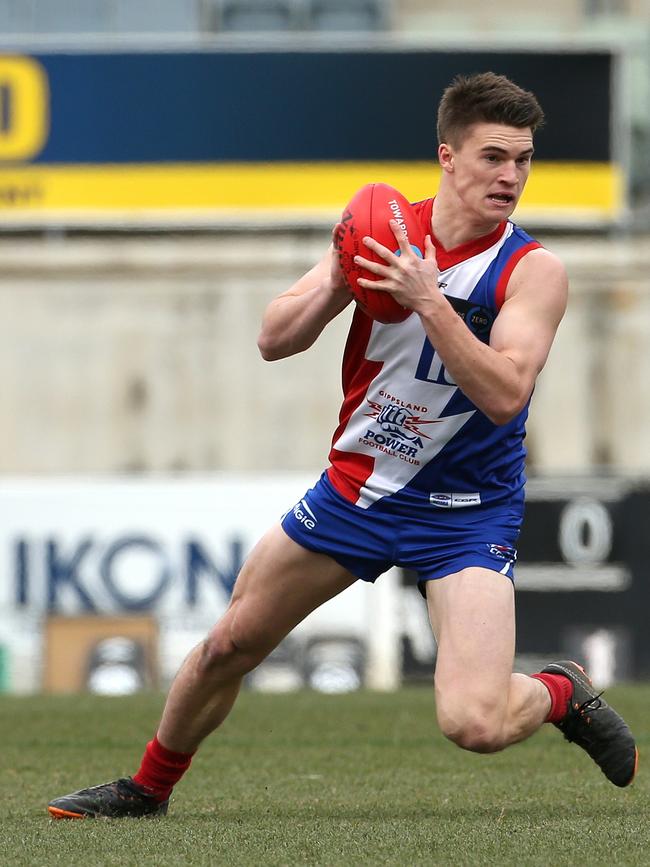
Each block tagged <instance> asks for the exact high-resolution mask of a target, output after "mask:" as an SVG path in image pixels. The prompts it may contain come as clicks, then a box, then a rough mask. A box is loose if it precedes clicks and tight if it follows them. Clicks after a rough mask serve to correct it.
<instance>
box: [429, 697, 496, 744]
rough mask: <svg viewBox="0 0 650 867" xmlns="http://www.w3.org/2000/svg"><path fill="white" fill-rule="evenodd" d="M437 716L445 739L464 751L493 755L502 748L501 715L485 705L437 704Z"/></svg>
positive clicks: (493, 708)
mask: <svg viewBox="0 0 650 867" xmlns="http://www.w3.org/2000/svg"><path fill="white" fill-rule="evenodd" d="M437 716H438V724H439V726H440V730H441V731H442V733H443V734H444V736H445V737H446V738H448V739H449V740H450V741H452V742H453V743H455V744H456V745H457V746H459V747H460V748H461V749H463V750H469V751H470V752H473V753H496V752H498V751H499V750H502V749H503V747H504V746H505V743H504V738H503V720H502V719H501V714H500V713H499V712H498V709H497V708H495V707H493V706H490V705H489V704H487V703H484V702H482V703H476V704H474V705H470V706H458V705H456V706H454V705H451V706H450V704H449V703H447V704H444V703H440V702H439V703H438V705H437Z"/></svg>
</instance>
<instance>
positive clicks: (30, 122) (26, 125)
mask: <svg viewBox="0 0 650 867" xmlns="http://www.w3.org/2000/svg"><path fill="white" fill-rule="evenodd" d="M49 129H50V88H49V84H48V80H47V75H46V73H45V70H44V69H43V67H42V66H41V64H40V63H38V61H36V60H34V59H33V58H31V57H7V56H2V57H0V160H6V161H9V160H12V161H13V160H31V159H33V158H34V157H36V156H38V154H39V153H40V152H41V150H42V149H43V147H44V146H45V143H46V141H47V137H48V134H49Z"/></svg>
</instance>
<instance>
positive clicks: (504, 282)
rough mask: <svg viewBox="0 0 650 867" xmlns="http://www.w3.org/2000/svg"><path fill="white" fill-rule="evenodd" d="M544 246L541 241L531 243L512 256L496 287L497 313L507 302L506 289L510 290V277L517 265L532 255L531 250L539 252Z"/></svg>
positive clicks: (495, 301)
mask: <svg viewBox="0 0 650 867" xmlns="http://www.w3.org/2000/svg"><path fill="white" fill-rule="evenodd" d="M541 246H542V245H541V244H540V243H539V241H529V242H528V243H527V244H524V246H523V247H520V248H519V249H518V250H516V251H515V252H514V253H513V254H512V256H511V257H510V258H509V259H508V262H507V264H506V266H505V268H504V269H503V271H502V272H501V275H500V277H499V280H498V282H497V285H496V289H495V290H494V303H495V305H496V308H497V313H498V312H499V310H501V308H502V307H503V302H504V301H505V300H506V289H507V288H508V282H509V280H510V277H511V276H512V272H513V271H514V270H515V267H516V265H517V263H518V262H519V261H520V260H521V259H523V258H524V256H525V255H526V253H530V251H531V250H537V249H539V248H540V247H541Z"/></svg>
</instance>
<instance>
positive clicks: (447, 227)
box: [431, 190, 499, 250]
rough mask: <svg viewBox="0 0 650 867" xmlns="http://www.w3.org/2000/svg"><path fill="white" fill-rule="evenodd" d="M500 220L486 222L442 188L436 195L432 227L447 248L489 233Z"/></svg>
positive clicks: (437, 238)
mask: <svg viewBox="0 0 650 867" xmlns="http://www.w3.org/2000/svg"><path fill="white" fill-rule="evenodd" d="M498 225H499V221H498V220H496V221H490V222H486V221H485V220H483V219H481V218H480V217H478V216H477V215H474V214H471V213H468V212H467V210H466V209H465V208H463V206H462V203H461V202H460V201H455V200H454V197H452V196H449V195H445V193H444V192H443V191H442V190H441V191H440V192H439V193H438V195H437V196H436V197H435V199H434V202H433V208H432V211H431V228H432V231H433V234H434V235H435V237H436V240H437V241H438V243H439V244H441V245H442V246H443V247H444V249H445V250H453V249H455V248H456V247H460V246H461V244H467V243H469V242H470V241H475V240H476V239H477V238H482V237H483V236H484V235H489V234H490V233H491V232H493V231H494V230H495V229H496V228H497V226H498Z"/></svg>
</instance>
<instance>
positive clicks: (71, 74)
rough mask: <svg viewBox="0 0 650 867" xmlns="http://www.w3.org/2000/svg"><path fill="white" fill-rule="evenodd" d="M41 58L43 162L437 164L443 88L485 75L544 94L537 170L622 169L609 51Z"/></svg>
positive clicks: (78, 55) (153, 54)
mask: <svg viewBox="0 0 650 867" xmlns="http://www.w3.org/2000/svg"><path fill="white" fill-rule="evenodd" d="M33 56H34V58H35V59H36V60H38V61H39V62H40V63H41V64H42V66H43V67H44V69H45V71H46V73H47V78H48V80H49V87H50V93H51V106H50V108H51V111H50V114H51V126H50V134H49V138H48V140H47V142H46V144H45V147H44V149H43V150H42V151H41V152H40V153H39V154H38V155H37V157H36V158H35V160H34V161H35V162H40V163H76V164H79V163H123V162H167V161H168V162H193V161H197V162H200V161H208V162H212V161H229V160H230V161H277V160H287V161H296V160H299V161H302V160H307V161H309V160H324V161H329V160H350V161H363V160H407V161H408V160H428V159H430V158H431V157H432V155H433V154H434V153H435V148H436V136H435V112H436V106H437V103H438V100H439V98H440V95H441V92H442V90H443V89H444V87H445V86H446V85H447V84H448V83H449V81H450V80H451V79H452V78H453V76H454V75H456V74H457V73H471V72H477V71H483V70H494V71H496V72H499V73H504V74H506V75H508V76H510V77H512V78H513V79H514V80H515V81H516V82H517V83H518V84H520V85H522V86H523V87H525V88H528V89H531V90H533V91H534V92H535V93H536V94H537V96H538V98H539V100H540V102H541V104H542V106H543V108H544V110H545V112H546V115H547V125H546V128H545V129H544V130H542V131H541V132H540V133H539V134H538V138H537V157H538V158H539V159H543V160H568V161H572V160H593V161H607V160H609V159H610V158H611V152H610V150H611V148H610V135H609V126H610V115H611V93H610V73H611V66H612V58H611V56H610V55H609V54H607V53H592V54H585V53H579V54H552V53H532V52H526V53H523V52H522V53H520V54H511V53H503V54H500V53H474V52H467V53H457V52H454V53H445V52H436V53H433V52H428V51H414V52H396V51H381V52H374V51H373V52H361V51H356V52H352V51H350V52H332V53H327V52H305V53H299V52H297V53H283V52H280V51H277V52H257V53H253V52H249V53H247V52H208V53H198V54H193V53H158V54H156V53H143V54H138V53H129V54H90V53H88V54H84V53H77V54H39V55H33ZM10 108H11V105H9V104H8V103H7V101H6V100H5V104H4V108H3V111H4V113H5V114H7V112H8V111H9V110H10ZM5 120H7V118H5ZM8 122H9V123H10V122H11V118H8Z"/></svg>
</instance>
